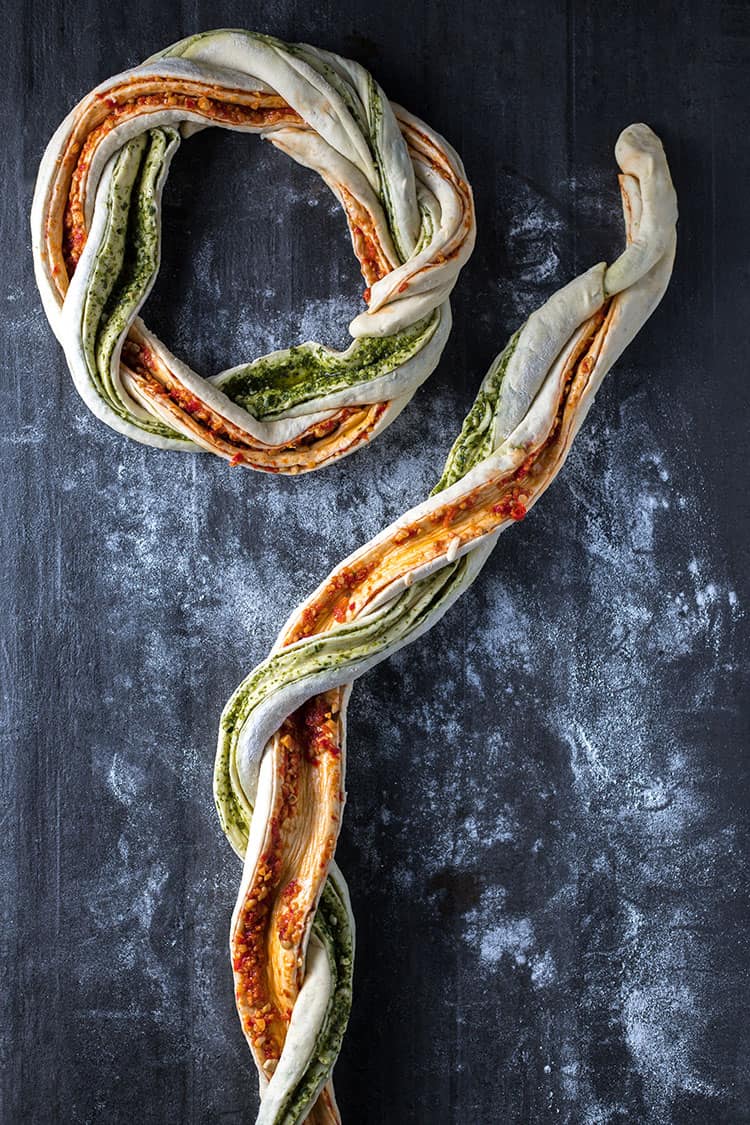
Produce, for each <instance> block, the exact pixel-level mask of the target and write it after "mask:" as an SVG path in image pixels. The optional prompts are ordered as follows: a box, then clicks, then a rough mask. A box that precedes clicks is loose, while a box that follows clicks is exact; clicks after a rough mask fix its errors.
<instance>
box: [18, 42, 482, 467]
mask: <svg viewBox="0 0 750 1125" xmlns="http://www.w3.org/2000/svg"><path fill="white" fill-rule="evenodd" d="M208 125H220V126H221V127H222V128H226V129H234V130H241V131H245V132H255V133H259V134H260V135H261V136H262V137H263V138H264V139H266V140H269V141H270V142H271V143H272V144H273V145H275V146H276V147H277V148H279V149H281V150H283V151H284V152H287V153H288V154H289V155H290V156H291V157H292V158H293V159H294V160H296V161H297V162H298V163H300V164H303V165H305V166H306V167H309V168H313V169H315V170H316V171H317V172H319V173H320V175H321V176H322V177H323V179H324V180H325V182H326V183H327V184H328V186H329V187H330V188H331V190H332V191H333V192H334V193H335V194H336V196H337V197H338V199H339V200H340V202H341V204H342V206H343V209H344V213H345V215H346V220H347V223H348V225H349V230H350V233H351V239H352V244H353V246H354V251H355V254H356V255H357V258H358V259H359V261H360V264H361V268H362V273H363V275H364V277H365V281H366V284H367V289H366V290H365V299H366V301H367V309H366V310H365V311H364V312H362V313H360V315H358V316H356V317H355V318H354V320H353V321H352V323H351V325H350V333H351V335H352V337H353V343H352V344H351V346H350V347H349V348H348V349H347V350H346V351H344V352H334V351H331V350H330V349H328V348H326V347H324V346H323V345H322V344H318V343H313V342H308V343H304V344H301V345H298V346H297V347H293V348H286V349H283V350H281V351H278V352H273V353H271V354H270V355H266V356H263V357H261V358H260V359H257V360H255V361H253V362H251V363H243V364H240V365H239V366H235V367H232V368H230V369H229V370H227V371H223V372H221V373H219V374H218V375H215V376H213V377H212V378H210V379H204V378H202V377H201V376H200V375H198V374H197V373H196V372H195V371H192V370H191V369H190V368H189V367H188V366H187V365H186V364H185V363H183V362H182V361H181V360H180V359H178V358H177V357H176V356H174V355H172V354H171V353H170V352H169V351H168V350H167V348H166V347H165V346H164V344H162V343H161V341H160V340H158V339H157V338H156V336H154V334H153V333H152V332H150V331H149V330H148V328H147V327H146V325H145V324H144V323H143V321H142V320H141V319H140V318H139V315H138V314H139V312H140V309H141V307H142V306H143V304H144V302H145V300H146V298H147V297H148V294H149V292H150V291H151V288H152V286H153V284H154V281H155V279H156V275H157V273H158V269H159V257H160V238H161V223H160V208H161V196H162V191H163V188H164V184H165V181H166V178H167V174H168V172H169V165H170V162H171V160H172V158H173V156H174V153H175V152H176V150H177V148H178V147H179V144H180V142H181V140H182V138H184V137H188V136H190V134H191V133H193V132H195V131H196V130H197V129H202V128H204V127H206V126H208ZM31 226H32V244H33V251H34V263H35V271H36V278H37V283H38V286H39V290H40V293H41V296H42V300H43V303H44V308H45V312H46V314H47V317H48V319H49V322H50V325H51V327H52V329H53V331H54V332H55V334H56V336H57V337H58V339H59V341H60V343H61V345H62V347H63V349H64V351H65V355H66V358H67V361H68V365H69V367H70V371H71V374H72V376H73V380H74V382H75V385H76V387H77V388H78V391H79V392H80V394H81V397H82V398H83V399H84V401H85V402H86V404H87V405H88V406H89V408H90V409H91V410H92V411H93V412H94V414H96V416H97V417H98V418H100V419H101V420H102V421H103V422H106V423H107V425H109V426H111V427H112V428H113V429H115V430H117V431H119V432H120V433H122V434H125V435H127V436H128V437H131V438H135V439H136V440H137V441H141V442H145V443H146V444H148V445H154V446H158V447H159V448H162V449H183V450H185V449H188V450H191V449H192V450H195V449H206V450H210V451H211V452H214V453H217V454H219V455H220V456H222V457H224V458H226V459H227V460H229V461H230V462H231V463H233V464H244V465H248V466H250V467H252V468H254V469H261V470H264V471H267V472H281V473H300V472H307V471H309V470H311V469H315V468H318V467H319V466H321V465H323V464H326V463H328V462H330V461H332V460H336V459H338V458H340V457H343V456H345V455H346V454H348V453H351V452H353V451H354V450H355V449H357V448H359V447H361V446H362V444H363V443H366V442H367V441H369V440H371V439H372V438H373V437H374V436H375V435H376V434H378V433H379V432H380V431H381V430H383V429H384V428H385V427H386V426H387V425H389V424H390V422H392V421H393V420H394V418H396V416H397V415H398V414H399V413H400V411H401V410H402V409H403V408H404V407H405V406H406V404H407V403H408V402H409V400H410V399H411V397H412V396H413V394H414V392H415V391H416V389H417V388H418V387H419V386H420V385H421V383H423V382H424V380H425V379H426V378H427V377H428V376H429V375H430V373H431V372H432V371H433V370H434V368H435V366H436V365H437V363H438V360H439V358H440V355H441V353H442V350H443V348H444V346H445V343H446V340H447V338H448V334H449V332H450V324H451V317H450V305H449V302H448V297H449V295H450V292H451V290H452V288H453V286H454V284H455V282H456V279H457V277H458V274H459V272H460V269H461V267H462V265H463V264H464V262H465V261H466V260H467V258H468V257H469V255H470V253H471V250H472V248H473V245H474V234H475V223H474V205H473V200H472V195H471V189H470V187H469V185H468V184H467V182H466V178H465V173H464V169H463V166H462V164H461V160H460V159H459V157H458V155H457V154H456V153H455V152H454V151H453V149H452V148H451V147H450V145H449V144H447V142H446V141H445V140H443V138H442V137H440V136H439V135H438V134H437V133H435V132H434V131H433V130H431V129H430V128H429V127H428V126H427V125H425V124H424V123H423V122H421V121H419V120H418V119H417V118H416V117H413V116H412V115H411V114H409V113H407V112H406V110H404V109H401V108H400V107H399V106H395V105H392V104H391V103H390V102H389V101H388V99H387V98H386V96H385V94H384V93H383V91H382V90H381V88H380V87H379V86H378V84H377V83H376V82H375V80H374V79H373V78H372V77H371V75H370V74H368V72H367V71H366V70H365V69H364V68H363V67H362V66H360V65H359V64H358V63H355V62H351V61H350V60H348V59H344V58H341V57H340V56H338V55H335V54H332V53H331V52H329V51H322V50H319V49H317V48H315V47H310V46H307V45H305V44H288V43H282V42H281V41H279V40H277V39H273V38H271V37H269V36H265V35H258V34H254V33H251V32H248V31H226V30H224V31H211V32H206V33H204V34H201V35H195V36H192V37H191V38H189V39H184V40H182V41H181V42H179V43H177V44H175V45H174V46H172V47H169V48H168V49H167V50H165V51H162V52H161V53H160V54H158V55H155V56H153V57H152V58H151V59H148V60H147V61H146V62H145V63H144V64H143V65H142V66H138V67H135V68H133V69H132V70H128V71H125V72H124V73H122V74H118V75H115V76H114V77H113V78H110V79H109V80H108V81H106V82H104V83H103V84H102V85H101V86H98V87H97V88H96V89H95V90H93V91H92V92H91V93H90V94H88V95H87V96H86V97H85V98H84V99H83V100H82V101H81V102H80V103H79V104H78V105H77V106H76V108H75V109H74V110H73V111H72V112H71V113H70V114H69V115H68V116H67V117H66V118H65V120H64V121H63V123H62V124H61V125H60V127H59V128H58V130H57V132H56V133H55V135H54V136H53V138H52V140H51V141H50V143H49V145H48V147H47V151H46V152H45V154H44V158H43V160H42V163H41V167H40V170H39V176H38V179H37V185H36V190H35V194H34V202H33V207H32V216H31Z"/></svg>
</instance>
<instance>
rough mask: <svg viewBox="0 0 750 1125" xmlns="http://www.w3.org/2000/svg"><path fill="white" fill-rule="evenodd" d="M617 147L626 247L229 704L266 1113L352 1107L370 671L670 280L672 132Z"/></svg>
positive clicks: (527, 337) (566, 308)
mask: <svg viewBox="0 0 750 1125" xmlns="http://www.w3.org/2000/svg"><path fill="white" fill-rule="evenodd" d="M615 154H616V158H617V161H618V164H619V166H620V168H621V170H622V175H621V176H620V187H621V193H622V199H623V207H624V213H625V222H626V229H627V247H626V249H625V250H624V252H623V253H622V255H621V256H620V257H619V258H618V259H617V260H616V261H615V262H614V264H613V265H611V266H609V267H607V266H606V264H604V263H601V264H599V265H596V266H594V267H593V268H592V269H590V270H588V271H587V272H586V273H584V274H582V275H581V276H580V277H578V278H577V279H576V280H574V281H572V282H571V283H570V284H568V285H566V286H565V287H564V288H563V289H561V290H560V291H559V292H558V293H556V294H555V295H554V296H553V297H552V298H551V299H550V300H549V301H547V302H546V304H544V305H543V306H542V307H541V308H539V309H538V310H537V311H536V312H534V313H533V314H532V315H531V316H530V317H529V319H528V320H527V321H526V323H525V324H524V325H523V326H522V327H521V328H520V329H519V330H518V331H517V332H516V333H515V335H514V336H513V337H512V338H511V340H510V342H509V343H508V345H507V346H506V347H505V349H504V350H503V351H502V352H501V353H500V354H499V356H498V357H497V358H496V360H495V361H494V362H493V364H492V366H491V367H490V369H489V371H488V373H487V375H486V377H485V379H484V381H483V383H482V385H481V387H480V390H479V394H478V396H477V399H476V401H475V403H474V405H473V407H472V408H471V410H470V412H469V414H468V416H467V418H466V420H465V422H464V425H463V428H462V430H461V432H460V434H459V436H458V438H457V440H456V442H455V444H454V446H453V448H452V450H451V452H450V455H449V457H448V460H447V462H446V465H445V468H444V470H443V474H442V476H441V478H440V480H439V482H438V484H437V486H436V487H435V489H434V490H433V492H432V494H431V495H430V497H429V498H428V499H427V500H426V501H425V502H424V503H422V504H420V505H418V506H417V507H415V508H412V509H411V510H410V511H408V512H406V513H405V514H404V515H403V516H402V517H401V518H400V519H398V520H396V522H395V523H393V524H391V526H390V527H388V528H386V530H385V531H383V532H382V533H381V534H379V535H377V536H376V537H375V538H374V539H372V540H371V541H370V542H369V543H367V544H365V546H363V547H362V548H361V549H360V550H358V551H356V552H355V553H354V554H353V555H351V556H350V557H349V558H348V559H346V560H345V561H344V562H343V563H341V564H340V565H339V566H338V567H336V569H335V570H334V571H333V572H332V573H331V574H330V575H329V576H328V578H326V579H325V581H324V582H323V583H322V584H321V585H320V586H319V587H318V589H317V590H316V591H315V592H314V593H313V594H312V595H311V596H310V597H309V598H308V599H307V600H306V601H305V602H303V604H302V605H301V606H299V608H298V609H296V610H295V611H294V613H293V614H292V616H291V617H290V619H289V620H288V621H287V623H286V625H285V626H284V628H283V629H282V631H281V633H280V635H279V637H278V640H277V641H276V644H275V645H274V647H273V649H272V650H271V652H270V654H269V656H268V657H267V658H266V659H265V660H264V661H263V662H262V663H261V664H259V665H258V666H257V667H256V668H255V669H254V670H253V671H252V672H251V673H250V674H249V675H248V676H247V677H246V678H245V680H243V682H242V683H241V684H240V686H239V687H238V688H237V690H236V691H235V693H234V695H233V696H232V698H231V699H230V700H229V702H228V703H227V705H226V707H225V709H224V712H223V715H222V720H221V730H220V736H219V745H218V752H217V759H216V772H215V796H216V802H217V807H218V810H219V815H220V818H221V821H222V825H223V827H224V830H225V832H226V834H227V836H228V837H229V840H230V842H231V843H232V845H233V847H234V848H235V850H236V851H237V853H238V854H239V855H240V856H241V857H243V858H244V868H243V876H242V882H241V886H240V892H239V895H238V899H237V905H236V907H235V911H234V916H233V920H232V928H231V949H232V961H233V970H234V976H235V986H236V997H237V1006H238V1010H239V1013H240V1017H241V1020H242V1026H243V1030H244V1032H245V1036H246V1038H247V1040H248V1043H249V1045H250V1047H251V1049H252V1051H253V1054H254V1056H255V1059H256V1063H257V1065H258V1069H259V1073H260V1077H261V1109H260V1115H259V1118H258V1121H259V1122H261V1123H263V1125H271V1123H273V1125H281V1123H282V1122H283V1123H286V1125H290V1123H292V1122H298V1121H302V1120H308V1121H314V1122H335V1121H338V1120H339V1117H338V1111H337V1109H336V1104H335V1100H334V1096H333V1088H332V1085H331V1081H330V1077H331V1071H332V1068H333V1064H334V1062H335V1060H336V1057H337V1054H338V1050H339V1047H340V1044H341V1039H342V1036H343V1033H344V1029H345V1025H346V1019H347V1015H348V1010H349V1004H350V1002H351V979H352V962H353V953H354V923H353V919H352V914H351V909H350V906H349V899H348V896H347V892H346V886H345V883H344V880H343V877H342V875H341V873H340V871H339V870H338V868H337V867H336V866H335V864H334V862H333V855H334V851H335V846H336V838H337V834H338V830H339V825H340V822H341V814H342V809H343V802H344V790H343V769H344V753H345V740H346V727H345V723H346V706H347V701H348V698H349V693H350V690H351V684H352V681H353V680H354V679H356V678H357V677H358V676H360V675H362V674H363V673H364V672H366V671H367V669H368V668H371V667H372V666H373V665H374V664H376V663H378V662H380V661H381V660H384V659H385V658H386V657H387V656H389V655H390V654H391V653H393V652H395V651H396V650H397V649H399V648H401V647H402V646H403V645H406V644H409V643H411V642H412V641H414V640H416V638H417V637H419V636H420V635H421V634H423V633H424V632H425V631H426V630H428V629H429V628H430V627H431V626H432V625H433V624H434V623H435V622H436V621H437V620H438V619H439V618H440V617H442V615H443V614H444V613H445V612H446V610H447V609H448V608H449V607H450V605H452V603H453V602H454V601H455V600H456V599H457V598H458V597H459V596H460V594H461V593H462V592H463V591H464V590H466V588H467V587H468V586H469V585H470V583H471V582H473V580H474V579H475V578H476V576H477V575H478V573H479V571H480V570H481V568H482V566H483V565H484V563H485V561H486V560H487V558H488V557H489V555H490V553H491V551H492V548H493V546H494V544H495V542H496V540H497V537H498V535H499V534H500V533H501V532H502V531H503V530H505V529H506V528H507V527H509V526H510V525H511V524H512V523H513V522H514V521H516V520H519V519H522V518H523V517H524V516H525V515H526V513H527V512H528V511H529V509H530V508H531V507H532V506H533V505H534V504H535V503H536V501H537V500H538V499H539V497H540V496H541V494H542V493H543V492H544V491H545V489H546V488H547V487H548V486H549V485H550V484H551V483H552V481H553V480H554V478H555V477H556V475H557V473H558V472H559V470H560V469H561V467H562V465H563V463H564V461H565V458H566V456H567V453H568V451H569V449H570V446H571V443H572V441H573V439H574V437H575V435H576V433H577V431H578V429H579V427H580V425H581V423H582V422H583V420H584V418H585V416H586V414H587V412H588V410H589V408H590V406H591V404H592V402H593V399H594V395H595V393H596V391H597V389H598V387H599V385H600V384H601V381H602V379H603V377H604V375H605V374H606V372H607V371H608V370H609V368H610V367H611V366H612V364H613V363H614V362H615V360H616V359H617V358H618V356H619V355H620V354H621V353H622V351H623V350H624V348H625V347H626V346H627V344H628V343H629V342H630V341H631V340H632V338H633V337H634V336H635V335H636V333H637V332H638V330H639V329H640V327H641V326H642V325H643V324H644V322H645V321H646V320H647V318H648V317H649V316H650V314H651V312H652V311H653V310H654V308H655V307H656V305H657V304H658V303H659V301H660V299H661V297H662V295H663V293H664V290H665V289H666V286H667V284H668V281H669V278H670V275H671V271H672V263H673V259H674V252H675V239H676V232H675V225H676V220H677V204H676V198H675V193H674V189H673V187H672V183H671V179H670V175H669V169H668V167H667V162H666V158H665V156H664V151H663V148H662V146H661V143H660V141H659V140H658V138H657V137H656V136H655V135H654V133H653V132H652V131H651V130H650V129H649V128H648V127H647V126H645V125H633V126H631V127H630V128H628V129H626V130H625V131H624V132H623V133H622V134H621V136H620V138H619V140H618V142H617V146H616V149H615Z"/></svg>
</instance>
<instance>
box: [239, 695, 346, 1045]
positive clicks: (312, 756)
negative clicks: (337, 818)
mask: <svg viewBox="0 0 750 1125" xmlns="http://www.w3.org/2000/svg"><path fill="white" fill-rule="evenodd" d="M336 730H337V724H336V721H335V718H334V716H333V712H332V710H331V707H330V704H328V703H326V702H325V701H324V700H323V699H321V697H319V696H315V697H313V699H311V700H309V701H308V702H307V703H305V704H304V705H303V706H302V707H301V708H299V710H297V711H296V712H294V714H292V715H290V716H289V718H288V719H286V720H285V721H284V723H283V725H282V727H281V729H280V731H279V739H280V742H281V746H282V760H281V763H280V766H279V770H280V773H281V777H282V785H281V794H280V796H279V799H278V801H277V804H276V807H275V809H274V814H273V815H272V816H271V818H270V820H269V826H268V833H269V841H268V847H267V848H266V850H265V851H264V852H263V854H262V855H261V857H260V859H259V860H258V866H257V871H256V875H255V879H254V881H253V884H252V886H251V887H250V888H248V892H247V896H246V898H245V902H244V903H243V906H242V910H241V913H240V921H239V924H238V926H237V929H236V931H235V933H234V936H233V939H232V954H233V956H232V968H233V969H234V972H235V975H236V981H235V983H236V995H237V1003H238V1007H239V1009H240V1013H241V1016H242V1021H243V1026H244V1028H245V1030H246V1031H247V1033H248V1034H249V1036H250V1038H251V1040H252V1043H253V1046H254V1048H255V1049H256V1050H258V1051H260V1052H262V1054H263V1055H264V1057H265V1058H266V1059H271V1058H274V1059H275V1058H278V1057H279V1053H280V1044H279V1043H278V1042H277V1041H276V1040H277V1039H278V1038H279V1037H280V1040H281V1042H283V1038H284V1035H285V1031H284V1030H283V1026H280V1025H286V1024H287V1023H288V1022H289V1019H290V1018H291V1017H290V1014H288V1013H281V1012H279V1011H278V1008H276V1007H275V1005H272V1004H271V1002H270V998H269V995H270V994H269V983H268V972H267V969H268V940H269V932H268V931H269V925H270V916H271V914H272V911H273V905H274V902H275V901H276V899H277V897H280V900H281V911H280V914H279V919H278V930H277V932H278V937H279V941H280V943H281V945H282V947H283V948H293V947H294V946H295V945H296V944H298V943H299V942H300V941H301V939H302V934H303V929H304V924H305V920H306V918H307V908H306V907H305V906H302V905H297V904H296V903H295V899H296V898H297V897H298V896H299V894H300V892H301V891H303V890H304V888H303V887H302V886H301V884H300V883H299V881H298V880H297V879H291V880H290V881H289V882H288V883H287V884H286V886H285V887H284V889H283V891H282V892H281V895H280V896H278V893H277V892H278V888H279V882H280V871H281V866H282V860H283V852H284V841H283V829H284V827H285V825H286V822H287V821H288V820H290V819H291V818H292V817H293V816H294V815H295V811H296V806H297V801H298V791H299V780H300V764H301V762H302V760H303V758H304V759H305V760H306V761H307V762H309V763H310V764H312V765H313V766H318V765H319V764H320V755H322V754H324V753H327V754H331V755H332V756H333V757H334V758H338V757H340V755H341V747H340V746H339V745H338V741H337V739H335V738H334V737H333V736H332V733H335V732H336ZM274 1024H275V1027H274V1026H273V1025H274Z"/></svg>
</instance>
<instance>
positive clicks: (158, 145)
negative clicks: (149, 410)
mask: <svg viewBox="0 0 750 1125" xmlns="http://www.w3.org/2000/svg"><path fill="white" fill-rule="evenodd" d="M178 143H179V134H178V133H177V131H176V130H174V129H152V130H150V131H149V132H148V133H144V134H141V135H140V136H138V137H135V138H134V139H133V140H131V141H129V142H128V143H127V144H126V145H125V146H124V148H123V150H122V152H121V153H120V155H119V156H118V158H117V162H116V165H115V170H114V174H113V176H112V181H111V184H110V187H109V192H108V196H107V202H106V206H107V222H106V225H105V231H104V236H103V238H102V241H101V243H100V246H99V250H98V253H97V255H96V260H95V262H94V265H93V268H92V270H91V274H90V277H89V285H88V291H87V294H86V299H85V303H84V310H83V324H82V339H83V346H84V354H85V356H86V365H87V368H88V371H89V376H90V378H91V381H92V383H93V385H94V386H95V388H96V390H97V391H98V393H99V394H100V395H101V397H102V398H103V399H104V400H105V401H106V402H107V404H108V405H109V406H110V408H111V409H112V410H114V411H115V413H116V414H118V415H119V417H121V418H124V419H126V420H127V421H128V422H130V423H132V424H133V425H135V426H138V427H139V428H140V429H142V430H146V431H148V432H149V433H154V434H158V435H160V436H162V437H168V438H175V439H179V440H187V439H186V438H184V436H183V435H182V434H180V433H178V432H177V431H176V430H173V429H171V427H169V426H166V425H165V424H164V423H163V422H159V421H156V420H153V421H152V420H146V419H143V418H140V417H138V416H136V415H134V414H133V413H132V412H131V411H130V410H128V408H127V406H126V405H125V404H124V403H123V400H122V398H121V397H120V392H119V388H118V387H117V385H116V384H115V383H114V381H113V378H112V357H113V354H114V351H115V349H116V347H117V345H118V343H119V340H120V338H121V336H122V333H123V332H124V331H125V329H126V328H127V326H128V324H129V322H130V319H131V317H132V315H133V313H134V312H135V310H136V309H137V308H138V306H139V304H140V303H141V301H142V300H143V298H144V296H145V294H146V293H147V292H148V289H149V287H150V286H151V284H152V282H153V279H154V277H155V275H156V271H157V269H158V265H159V216H158V204H157V195H158V190H159V178H160V176H161V175H162V173H163V170H164V165H165V162H166V161H168V160H169V159H170V158H171V155H172V152H173V151H174V149H175V147H176V146H177V144H178Z"/></svg>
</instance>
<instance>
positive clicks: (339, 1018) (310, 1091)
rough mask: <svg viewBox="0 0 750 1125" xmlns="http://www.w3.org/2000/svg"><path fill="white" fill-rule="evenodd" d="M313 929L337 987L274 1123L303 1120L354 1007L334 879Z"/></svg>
mask: <svg viewBox="0 0 750 1125" xmlns="http://www.w3.org/2000/svg"><path fill="white" fill-rule="evenodd" d="M313 931H314V932H315V934H316V935H317V937H318V938H319V939H320V941H321V943H322V945H323V948H324V949H325V951H326V955H327V957H328V964H329V967H330V970H331V977H332V981H333V987H332V989H331V999H330V1001H329V1003H328V1011H327V1012H326V1017H325V1020H324V1021H323V1026H322V1027H321V1029H320V1032H319V1033H318V1037H317V1039H316V1041H315V1046H314V1048H313V1053H312V1058H311V1059H310V1062H309V1063H308V1065H307V1069H306V1070H305V1073H304V1074H303V1076H302V1078H301V1079H300V1080H299V1082H298V1083H297V1085H296V1086H295V1087H294V1089H292V1090H290V1091H289V1095H288V1097H287V1098H286V1100H285V1101H284V1102H283V1104H282V1106H281V1108H280V1110H279V1112H278V1114H277V1115H276V1120H275V1122H274V1125H297V1123H298V1122H300V1121H303V1120H304V1119H305V1117H306V1115H307V1113H308V1112H309V1110H310V1108H311V1106H312V1104H313V1102H314V1101H315V1099H316V1098H317V1096H318V1094H319V1093H320V1091H321V1089H322V1088H323V1086H324V1085H325V1083H326V1082H327V1081H328V1079H329V1078H330V1076H331V1071H332V1070H333V1067H334V1064H335V1062H336V1059H337V1058H338V1054H339V1051H340V1050H341V1042H342V1040H343V1038H344V1032H345V1031H346V1025H347V1023H348V1022H349V1013H350V1012H351V1007H352V978H353V975H354V945H353V941H352V932H351V927H350V924H349V915H348V913H347V910H346V907H345V906H344V902H343V899H342V898H341V896H340V894H339V892H338V890H337V888H336V884H335V882H334V880H333V879H332V878H329V879H328V880H327V882H326V884H325V886H324V887H323V893H322V895H321V897H320V903H319V905H318V912H317V914H316V915H315V922H314V923H313Z"/></svg>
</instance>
